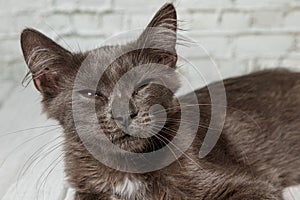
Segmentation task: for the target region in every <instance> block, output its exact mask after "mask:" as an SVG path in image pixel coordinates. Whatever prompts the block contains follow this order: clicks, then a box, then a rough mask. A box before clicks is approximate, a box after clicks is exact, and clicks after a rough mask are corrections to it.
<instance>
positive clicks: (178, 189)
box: [21, 4, 300, 200]
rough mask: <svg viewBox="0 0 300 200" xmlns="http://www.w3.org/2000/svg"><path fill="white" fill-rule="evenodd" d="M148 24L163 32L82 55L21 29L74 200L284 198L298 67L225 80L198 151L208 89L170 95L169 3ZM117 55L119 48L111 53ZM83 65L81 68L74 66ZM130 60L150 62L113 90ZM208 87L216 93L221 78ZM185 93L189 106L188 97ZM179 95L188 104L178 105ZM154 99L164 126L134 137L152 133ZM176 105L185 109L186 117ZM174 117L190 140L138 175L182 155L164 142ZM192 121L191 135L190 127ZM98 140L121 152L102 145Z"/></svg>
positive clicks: (297, 133)
mask: <svg viewBox="0 0 300 200" xmlns="http://www.w3.org/2000/svg"><path fill="white" fill-rule="evenodd" d="M151 27H154V28H157V27H158V28H163V29H167V30H170V32H168V31H154V32H153V33H152V32H151V31H146V30H145V31H144V32H143V33H142V34H141V36H140V37H138V39H137V40H136V41H133V42H130V43H128V44H126V45H115V46H104V47H100V48H97V49H95V50H91V51H88V52H85V53H81V52H80V53H72V52H70V51H68V50H66V49H64V48H62V47H61V46H59V45H58V44H56V43H55V42H54V41H52V40H51V39H49V38H47V37H46V36H44V35H43V34H41V33H40V32H38V31H36V30H33V29H25V30H24V31H23V32H22V35H21V46H22V50H23V54H24V58H25V61H26V63H27V65H28V67H29V69H30V74H31V75H32V79H33V82H34V84H35V86H36V88H37V89H38V91H39V92H41V94H42V97H43V100H42V105H43V109H44V111H45V112H46V113H47V115H48V116H49V118H53V119H56V120H57V121H58V122H59V124H60V125H61V126H62V127H63V128H64V137H65V143H64V153H65V172H66V174H67V178H68V181H69V183H70V185H71V186H72V187H73V188H74V189H75V190H76V195H75V199H76V200H97V199H98V200H100V199H101V200H105V199H124V200H152V199H161V200H162V199H165V200H166V199H189V200H191V199H195V200H196V199H197V200H199V199H203V200H212V199H215V200H223V199H230V200H237V199H239V200H240V199H243V200H247V199H248V200H263V199H264V200H266V199H268V200H279V199H283V197H282V190H283V189H284V188H285V187H288V186H291V185H296V184H300V167H299V166H300V115H299V112H300V74H299V73H293V72H289V71H286V70H272V71H262V72H256V73H253V74H250V75H246V76H241V77H238V78H232V79H228V80H225V81H224V86H225V90H226V95H227V105H219V106H223V107H224V108H226V117H225V124H224V127H223V129H222V130H220V131H221V135H220V138H219V139H218V142H217V143H216V145H215V146H214V148H213V149H212V151H210V153H209V154H208V155H207V156H205V157H204V158H200V156H199V150H200V148H201V146H202V145H205V144H204V142H203V141H204V137H205V135H206V133H207V131H208V130H210V129H211V130H213V127H210V126H209V125H210V122H211V110H212V106H213V104H212V102H211V98H210V93H209V90H208V87H204V88H202V89H199V90H197V91H195V92H194V93H190V94H187V95H185V96H182V97H180V98H177V97H175V96H174V92H175V91H176V90H177V89H178V88H179V87H180V83H179V79H178V77H177V76H176V74H175V73H172V72H169V71H168V70H167V69H165V68H164V67H163V66H167V68H169V69H175V68H176V61H177V54H176V52H175V45H176V34H172V33H176V30H177V18H176V10H175V8H174V6H173V5H172V4H166V5H164V6H163V7H162V8H161V9H160V10H159V11H158V12H157V13H156V15H155V16H154V18H153V19H152V21H151V22H150V23H149V25H148V26H147V28H151ZM141 46H142V47H145V48H140V47H141ZM120 52H126V53H124V54H122V55H121V56H116V55H119V53H120ZM90 55H94V56H92V59H88V57H89V56H90ZM86 60H88V61H86ZM84 63H85V65H86V66H88V67H87V68H86V69H85V70H80V66H82V65H83V64H84ZM154 64H159V65H158V66H161V68H160V67H157V65H155V66H154ZM106 65H107V66H108V67H107V68H106V69H105V70H104V69H103V66H106ZM138 65H145V66H146V67H147V66H148V67H149V72H145V73H144V75H143V77H139V76H137V75H135V76H134V75H132V76H131V77H129V79H130V80H136V81H131V82H130V83H131V84H132V85H133V86H132V91H131V90H130V91H131V92H130V93H129V92H127V91H128V88H130V87H131V86H128V85H126V84H121V85H120V86H119V87H120V90H118V91H119V92H117V93H115V92H114V91H113V90H114V88H115V86H116V84H117V82H118V81H119V79H120V78H121V77H122V76H123V75H124V74H126V72H128V71H130V70H133V69H134V67H135V66H138ZM152 72H153V73H154V74H156V75H157V74H159V76H160V80H155V78H154V79H153V78H149V77H150V75H149V74H150V73H152ZM136 73H138V72H136ZM78 74H80V75H78ZM147 76H149V77H148V78H147ZM159 81H160V82H159ZM162 82H163V83H162ZM78 83H80V84H78ZM124 83H127V82H124ZM164 84H165V85H168V86H169V87H166V86H164ZM209 86H210V87H211V88H213V89H214V90H215V91H221V89H222V87H223V83H221V82H217V83H214V84H211V85H209ZM170 87H171V88H170ZM193 94H196V98H197V102H196V103H195V102H192V101H191V99H193ZM216 94H217V96H218V92H216ZM220 98H221V95H220ZM116 99H119V100H120V99H121V100H122V99H128V101H127V102H126V103H127V107H128V109H127V110H128V111H129V112H123V107H122V105H121V104H122V101H120V102H121V103H120V104H118V105H117V106H116V107H117V108H118V109H117V110H116V111H114V112H115V113H112V110H113V108H112V107H113V104H112V102H114V100H116ZM179 102H184V105H185V106H186V107H188V106H190V108H189V109H188V110H186V109H184V108H183V107H184V106H183V107H182V103H179ZM157 104H158V105H161V106H162V107H163V108H164V110H165V117H166V120H165V121H164V122H163V123H162V127H161V128H160V129H159V131H158V133H156V134H152V135H151V134H150V137H138V135H139V134H140V135H143V134H145V132H147V130H150V131H149V132H150V133H151V128H150V129H148V128H149V127H152V128H153V127H155V126H153V124H154V123H157V122H160V121H159V120H157V119H159V118H151V114H150V113H149V112H150V111H149V110H150V109H151V108H152V107H153V105H157ZM74 105H76V109H77V110H76V113H74ZM128 105H129V106H128ZM183 110H185V111H186V113H187V115H186V116H185V117H186V118H185V120H183V119H182V113H183ZM197 110H200V113H199V112H195V111H197ZM159 111H160V110H159V109H158V110H156V111H154V112H153V113H159ZM195 113H196V115H197V116H196V115H195ZM94 114H95V115H96V118H95V117H94ZM75 115H76V119H75V117H74V116H75ZM220 115H221V113H220ZM181 122H185V123H182V124H184V125H183V126H184V129H183V130H184V131H183V135H184V137H183V139H182V140H181V144H182V146H184V144H186V143H187V141H188V140H189V139H192V142H191V144H190V145H189V146H188V148H187V149H185V150H184V152H181V154H180V156H178V157H176V160H174V161H173V162H170V163H169V164H168V165H166V166H165V167H162V168H160V169H159V168H157V170H153V171H148V172H146V171H145V172H141V173H136V171H135V169H137V168H138V167H139V166H140V165H141V166H142V167H141V169H143V168H147V167H148V166H149V165H151V167H153V168H156V167H158V166H159V165H160V164H161V163H165V161H166V160H168V158H169V154H168V153H169V152H170V151H172V152H173V153H175V154H176V153H178V152H180V151H178V152H176V148H173V149H172V147H171V146H172V145H170V144H172V143H171V142H170V141H172V140H173V139H174V138H175V137H176V134H177V133H178V132H179V130H180V123H181ZM151 125H152V126H151ZM193 125H196V127H197V130H196V133H195V135H193V134H191V132H192V127H193ZM97 130H102V132H100V131H99V132H98V131H97ZM181 130H182V129H181ZM212 133H214V132H212ZM216 134H217V133H216ZM87 138H88V139H87ZM105 138H106V139H107V140H109V141H110V142H111V143H112V144H114V145H115V146H116V147H118V148H120V149H122V150H124V151H125V152H128V155H127V153H124V154H118V153H119V152H118V151H119V150H117V149H118V148H108V146H105V145H106V143H103V144H102V142H101V141H103V140H105ZM86 139H87V140H86ZM87 143H88V144H87ZM87 146H89V147H91V146H92V147H93V150H95V151H90V149H89V148H88V147H87ZM166 146H169V148H170V151H164V152H162V153H161V156H160V157H155V160H149V159H148V160H147V159H146V158H145V160H144V163H143V162H140V163H139V166H138V165H135V162H134V160H133V157H130V155H131V154H130V153H136V154H138V155H140V154H146V153H151V152H155V151H158V150H160V149H162V148H164V147H166ZM177 150H178V149H177ZM93 152H99V154H97V155H96V154H94V153H93ZM97 156H99V157H100V159H103V160H104V161H105V162H106V161H107V162H108V163H109V164H119V165H123V164H124V163H125V164H124V166H129V168H127V171H126V170H124V169H123V168H122V169H118V166H119V165H116V166H117V168H113V167H110V166H107V165H106V164H103V163H102V162H100V161H99V159H98V157H97ZM96 157H97V158H96ZM124 158H125V159H124ZM119 159H120V160H122V159H123V160H122V163H118V161H119ZM142 160H143V159H142ZM123 161H124V162H123Z"/></svg>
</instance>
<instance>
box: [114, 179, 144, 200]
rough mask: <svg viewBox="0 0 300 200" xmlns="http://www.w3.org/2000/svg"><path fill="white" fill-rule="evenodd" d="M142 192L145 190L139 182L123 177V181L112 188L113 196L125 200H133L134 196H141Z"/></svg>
mask: <svg viewBox="0 0 300 200" xmlns="http://www.w3.org/2000/svg"><path fill="white" fill-rule="evenodd" d="M144 191H145V188H144V185H143V184H142V183H141V181H139V180H136V179H134V180H132V179H129V178H128V177H125V178H124V181H123V182H121V183H119V184H118V185H116V187H115V188H114V193H115V195H117V196H119V197H122V198H126V199H135V197H136V196H140V195H143V193H144Z"/></svg>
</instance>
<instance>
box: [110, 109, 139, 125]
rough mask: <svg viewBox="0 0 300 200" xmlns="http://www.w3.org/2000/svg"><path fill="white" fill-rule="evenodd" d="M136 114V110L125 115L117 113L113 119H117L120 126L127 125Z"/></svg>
mask: <svg viewBox="0 0 300 200" xmlns="http://www.w3.org/2000/svg"><path fill="white" fill-rule="evenodd" d="M136 116H137V112H133V113H130V114H125V115H117V116H115V117H113V119H114V120H116V121H118V122H119V123H120V124H121V125H122V126H124V127H128V126H129V125H130V124H131V122H132V119H133V118H135V117H136Z"/></svg>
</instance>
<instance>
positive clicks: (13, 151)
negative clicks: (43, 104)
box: [0, 128, 59, 167]
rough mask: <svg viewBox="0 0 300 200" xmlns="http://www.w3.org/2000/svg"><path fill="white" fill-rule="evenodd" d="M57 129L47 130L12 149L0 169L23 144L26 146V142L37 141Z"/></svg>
mask: <svg viewBox="0 0 300 200" xmlns="http://www.w3.org/2000/svg"><path fill="white" fill-rule="evenodd" d="M57 129H59V128H54V129H51V130H47V131H45V132H43V133H41V134H39V135H36V136H34V137H31V138H30V139H28V140H25V141H24V142H22V143H21V144H19V145H18V146H17V147H16V148H14V149H13V150H12V151H10V152H9V153H8V154H7V156H6V157H5V158H4V159H3V161H2V163H1V164H0V167H2V166H3V165H4V163H5V162H6V161H7V159H8V158H9V157H10V156H11V155H12V154H13V153H15V152H16V151H17V150H18V149H19V148H20V147H21V146H22V145H24V144H26V143H28V142H31V141H32V140H34V139H37V138H39V137H41V136H43V135H46V134H47V133H49V132H51V131H54V130H57Z"/></svg>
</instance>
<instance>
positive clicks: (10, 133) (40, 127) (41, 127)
mask: <svg viewBox="0 0 300 200" xmlns="http://www.w3.org/2000/svg"><path fill="white" fill-rule="evenodd" d="M48 127H59V128H60V126H59V125H47V126H37V127H32V128H26V129H22V130H17V131H13V132H9V133H5V134H3V135H0V138H1V137H6V136H9V135H12V134H16V133H22V132H26V131H30V130H36V129H43V128H48ZM30 134H32V132H30Z"/></svg>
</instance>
